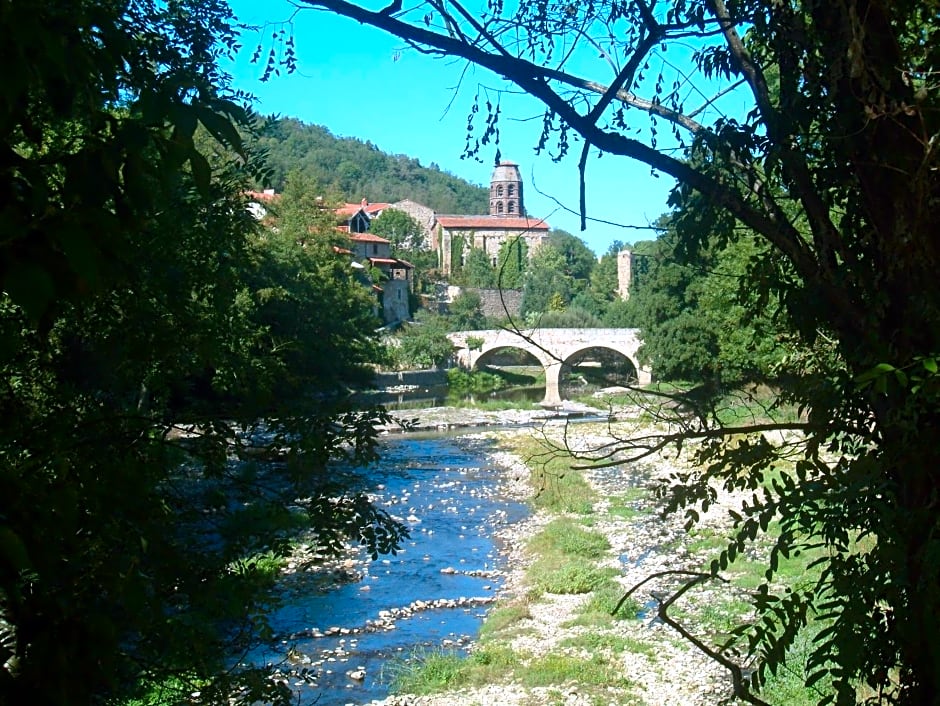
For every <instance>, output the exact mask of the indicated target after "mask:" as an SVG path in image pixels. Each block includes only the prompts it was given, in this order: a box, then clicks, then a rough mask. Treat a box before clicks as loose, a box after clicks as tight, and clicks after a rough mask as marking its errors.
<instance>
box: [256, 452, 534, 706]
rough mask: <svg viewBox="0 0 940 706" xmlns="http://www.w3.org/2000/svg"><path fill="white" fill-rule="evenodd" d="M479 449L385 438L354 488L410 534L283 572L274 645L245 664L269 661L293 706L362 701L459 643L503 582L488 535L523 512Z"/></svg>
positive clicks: (501, 561)
mask: <svg viewBox="0 0 940 706" xmlns="http://www.w3.org/2000/svg"><path fill="white" fill-rule="evenodd" d="M489 450H490V442H488V441H486V440H484V439H480V438H469V437H449V438H448V437H444V436H438V437H430V438H429V437H428V436H427V435H422V437H420V438H416V437H406V436H397V437H395V436H390V437H389V438H387V439H386V440H385V441H384V448H383V449H382V453H381V461H380V462H379V463H378V464H376V465H375V466H374V467H372V468H369V469H362V470H361V477H362V480H363V487H364V489H365V490H366V491H367V492H368V493H369V494H370V496H371V497H372V499H373V500H374V502H375V503H376V504H377V505H378V506H379V507H382V508H384V509H385V510H387V511H388V512H389V513H390V514H392V515H393V516H395V517H396V518H397V519H399V520H400V521H401V522H403V523H405V524H406V525H407V526H408V527H409V529H410V533H411V537H410V538H409V539H408V540H406V542H405V543H404V546H403V548H402V550H401V551H399V552H398V553H397V554H396V555H394V556H381V557H379V559H378V560H377V561H370V560H368V557H366V556H365V555H364V554H358V555H352V556H350V557H348V558H347V559H346V560H345V561H342V562H340V563H338V564H337V565H335V566H333V567H332V568H331V569H330V570H329V571H323V570H314V571H298V572H293V573H291V574H290V575H288V576H286V577H285V579H284V581H283V582H282V583H283V585H282V597H283V605H281V606H280V607H279V608H277V609H276V610H275V611H273V612H272V613H271V614H270V622H271V626H272V628H273V629H274V631H275V633H276V634H277V639H276V640H274V641H272V642H271V643H270V644H268V645H267V646H265V647H264V648H263V649H260V650H258V651H256V652H254V653H253V654H252V655H251V656H250V658H251V660H252V661H254V662H255V663H258V662H263V663H267V664H272V665H278V668H279V670H280V671H281V673H282V675H283V678H284V679H285V680H286V681H287V682H288V683H289V684H290V685H291V687H292V688H293V689H295V690H296V692H297V694H298V696H299V700H300V703H302V704H312V703H317V704H318V706H336V705H338V704H364V703H368V702H370V701H371V700H373V699H377V698H382V697H384V696H385V695H387V693H388V690H389V687H390V684H391V682H392V680H393V678H394V671H395V665H396V663H400V661H401V660H403V659H405V658H406V657H408V656H409V655H411V654H413V653H414V652H415V651H420V650H421V649H430V648H440V647H441V646H443V647H460V646H462V645H466V644H468V643H469V642H470V640H471V639H472V638H473V636H474V635H475V634H476V632H477V630H478V629H479V626H480V624H481V622H482V619H483V616H484V614H485V611H486V608H487V606H488V605H489V603H491V602H492V601H493V600H494V596H495V594H496V592H497V590H498V589H499V588H500V586H501V584H502V581H503V579H504V575H505V555H504V553H503V551H502V549H503V548H502V547H500V545H499V540H498V536H499V535H500V534H501V530H504V529H505V528H506V527H508V526H511V525H513V524H514V523H517V522H519V521H520V520H522V519H524V518H525V517H526V516H527V515H528V512H529V511H528V508H527V506H526V505H525V503H523V502H522V501H521V500H520V499H517V498H514V497H512V493H511V492H510V491H509V489H508V488H507V487H506V485H505V481H506V478H505V474H504V473H502V472H501V471H500V470H499V469H497V468H496V467H495V466H494V465H493V463H492V462H491V461H490V460H489V458H488V456H487V452H488V451H489Z"/></svg>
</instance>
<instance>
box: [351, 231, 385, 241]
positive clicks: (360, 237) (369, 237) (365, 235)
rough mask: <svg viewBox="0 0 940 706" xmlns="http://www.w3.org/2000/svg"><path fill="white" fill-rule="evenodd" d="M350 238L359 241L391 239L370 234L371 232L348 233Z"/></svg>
mask: <svg viewBox="0 0 940 706" xmlns="http://www.w3.org/2000/svg"><path fill="white" fill-rule="evenodd" d="M349 239H350V240H358V241H359V242H360V243H391V242H392V241H391V240H387V239H385V238H382V237H380V236H378V235H372V233H350V234H349Z"/></svg>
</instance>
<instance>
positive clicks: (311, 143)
mask: <svg viewBox="0 0 940 706" xmlns="http://www.w3.org/2000/svg"><path fill="white" fill-rule="evenodd" d="M257 144H258V147H259V149H263V150H265V151H266V153H267V158H266V160H265V163H266V164H267V166H268V167H269V168H270V170H271V174H270V184H266V185H270V186H273V187H274V188H275V189H276V190H278V191H280V190H281V189H282V188H283V186H284V183H285V180H286V178H287V175H288V173H289V172H291V171H292V170H294V169H299V170H300V171H301V172H303V173H304V174H305V175H306V176H307V177H308V178H310V179H312V180H313V181H315V182H317V183H318V184H319V185H320V186H321V188H322V189H323V191H324V193H323V194H320V195H322V196H323V197H324V198H328V199H335V200H338V201H351V202H356V203H358V202H359V200H360V199H361V198H363V197H364V198H367V199H369V200H370V201H379V200H382V201H389V202H394V201H401V200H403V199H412V200H414V201H417V202H419V203H422V204H425V205H426V206H428V207H430V208H432V209H434V210H435V211H437V212H438V213H485V212H486V209H487V206H488V203H489V202H488V200H487V198H488V192H487V190H486V189H485V188H483V187H480V186H474V185H472V184H468V183H467V182H465V181H463V180H462V179H458V178H457V177H455V176H453V175H451V174H447V173H446V172H442V171H440V170H438V169H436V168H433V166H432V167H424V166H421V164H420V163H419V162H418V161H417V160H416V159H412V158H409V157H406V156H404V155H389V154H386V153H384V152H382V151H381V150H380V149H379V147H377V146H376V145H373V144H371V143H369V142H365V143H364V142H362V141H360V140H355V139H351V138H340V137H336V136H334V135H332V134H331V133H330V132H329V130H327V129H326V128H324V127H321V126H319V125H306V124H304V123H302V122H300V121H299V120H295V119H291V118H283V119H279V120H272V121H269V122H268V123H267V124H266V125H265V126H264V129H263V130H262V131H261V134H260V135H258V136H257Z"/></svg>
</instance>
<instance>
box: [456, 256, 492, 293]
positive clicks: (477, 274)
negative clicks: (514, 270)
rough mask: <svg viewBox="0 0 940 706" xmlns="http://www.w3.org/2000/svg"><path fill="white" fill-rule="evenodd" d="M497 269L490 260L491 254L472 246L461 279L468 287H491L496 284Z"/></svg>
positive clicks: (461, 272)
mask: <svg viewBox="0 0 940 706" xmlns="http://www.w3.org/2000/svg"><path fill="white" fill-rule="evenodd" d="M497 274H498V273H497V271H496V269H495V268H494V267H493V264H492V263H491V262H490V258H489V256H488V255H487V254H486V253H485V252H483V250H481V249H480V248H470V250H468V251H467V256H466V260H465V261H464V265H463V269H462V270H461V271H460V277H459V280H460V282H461V283H463V284H465V285H466V286H468V287H479V288H481V289H491V288H492V287H494V286H495V285H496V276H497Z"/></svg>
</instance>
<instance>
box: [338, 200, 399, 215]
mask: <svg viewBox="0 0 940 706" xmlns="http://www.w3.org/2000/svg"><path fill="white" fill-rule="evenodd" d="M389 206H391V204H388V203H369V202H368V201H366V200H365V199H363V200H362V201H360V202H359V203H345V204H343V205H342V206H340V207H339V208H337V209H336V215H337V216H348V217H351V216H355V215H356V214H357V213H358V212H359V211H364V212H365V213H366V214H368V215H369V216H374V215H375V214H376V213H378V212H379V211H384V210H385V209H386V208H388V207H389Z"/></svg>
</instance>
